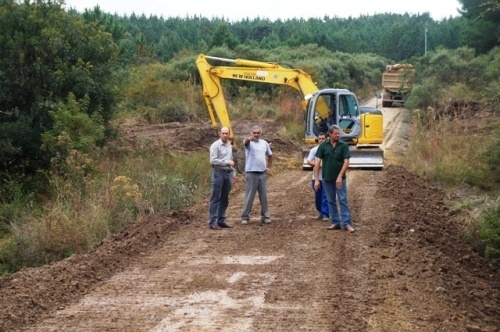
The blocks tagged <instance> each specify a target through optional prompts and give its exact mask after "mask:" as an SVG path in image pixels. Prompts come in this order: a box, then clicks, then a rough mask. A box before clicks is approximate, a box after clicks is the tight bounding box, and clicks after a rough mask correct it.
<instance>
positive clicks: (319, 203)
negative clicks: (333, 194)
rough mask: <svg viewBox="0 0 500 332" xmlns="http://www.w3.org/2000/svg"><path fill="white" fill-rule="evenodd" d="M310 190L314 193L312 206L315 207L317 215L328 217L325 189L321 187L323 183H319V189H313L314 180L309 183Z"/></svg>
mask: <svg viewBox="0 0 500 332" xmlns="http://www.w3.org/2000/svg"><path fill="white" fill-rule="evenodd" d="M311 184H312V188H313V191H314V204H315V205H316V210H318V212H319V214H321V215H322V216H325V217H329V216H330V213H329V211H330V210H329V208H328V199H327V198H326V194H325V188H324V187H323V181H319V189H318V190H315V189H314V180H312V181H311Z"/></svg>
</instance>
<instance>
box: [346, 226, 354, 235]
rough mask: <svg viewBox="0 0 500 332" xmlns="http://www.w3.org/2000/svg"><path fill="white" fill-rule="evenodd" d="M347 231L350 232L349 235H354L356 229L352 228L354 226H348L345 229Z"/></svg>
mask: <svg viewBox="0 0 500 332" xmlns="http://www.w3.org/2000/svg"><path fill="white" fill-rule="evenodd" d="M345 230H346V231H348V232H349V233H354V228H352V226H350V225H349V226H347V227H346V228H345Z"/></svg>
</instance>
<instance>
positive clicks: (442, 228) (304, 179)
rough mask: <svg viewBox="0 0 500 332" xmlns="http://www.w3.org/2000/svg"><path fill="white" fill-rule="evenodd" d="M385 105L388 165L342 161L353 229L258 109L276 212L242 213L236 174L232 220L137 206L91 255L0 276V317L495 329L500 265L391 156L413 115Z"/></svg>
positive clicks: (145, 326)
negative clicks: (138, 214) (321, 204)
mask: <svg viewBox="0 0 500 332" xmlns="http://www.w3.org/2000/svg"><path fill="white" fill-rule="evenodd" d="M383 112H384V118H385V122H386V123H385V133H386V141H385V150H386V160H387V167H386V168H385V169H384V170H383V171H371V170H349V172H348V190H349V199H350V205H351V208H352V213H353V225H354V227H355V229H356V232H355V233H353V234H348V233H347V232H344V231H329V230H326V227H327V226H328V223H325V222H322V221H318V220H315V219H314V217H315V216H316V212H315V211H314V207H313V192H312V189H311V185H310V176H311V173H310V172H307V171H302V170H300V169H299V167H289V166H287V165H288V164H289V163H288V162H287V160H289V158H292V157H293V156H290V155H289V154H287V153H286V151H289V149H287V148H286V144H285V143H282V142H281V141H280V139H279V138H278V137H273V136H272V132H274V130H275V129H276V128H274V129H271V126H272V124H271V123H263V127H264V132H265V133H266V131H267V136H265V138H268V139H269V140H270V141H272V142H273V144H272V147H273V149H274V150H275V156H276V157H275V166H276V167H275V170H274V171H273V174H272V175H271V176H270V177H269V183H268V187H269V204H270V209H271V218H272V223H271V224H266V225H260V223H259V222H258V214H259V208H260V206H259V202H258V199H256V202H255V204H254V208H253V219H252V220H251V222H250V224H249V225H241V223H240V222H239V216H240V214H241V209H242V202H243V192H242V187H243V181H242V180H241V179H240V182H239V184H238V185H237V186H236V188H235V190H234V191H233V192H232V195H231V200H230V208H229V210H228V217H229V223H230V224H232V225H234V227H233V228H231V229H224V230H221V231H213V230H209V229H208V227H207V201H208V197H207V199H206V200H204V201H202V202H200V203H199V204H197V205H195V206H192V207H190V208H188V209H185V210H183V211H179V212H175V213H155V214H152V215H148V216H145V217H144V218H142V219H141V220H138V221H137V222H136V223H134V224H133V225H131V226H130V227H129V228H128V229H127V230H126V231H124V232H122V233H120V234H118V235H116V236H114V237H113V238H110V239H107V240H106V241H104V242H103V243H102V244H101V245H100V246H99V247H98V248H96V250H94V251H93V252H91V253H89V254H87V255H74V256H72V257H70V258H69V259H66V260H64V261H61V262H58V263H54V264H51V265H48V266H44V267H41V268H35V269H24V270H22V271H19V272H18V273H15V274H12V275H10V276H6V277H4V278H3V279H1V280H0V330H1V331H44V332H45V331H100V332H102V331H380V332H385V331H394V332H400V331H498V327H499V326H500V280H499V273H498V270H497V269H495V267H493V266H491V265H489V264H487V263H485V262H484V261H483V260H482V259H481V258H480V257H479V256H478V255H477V254H476V253H474V251H473V250H472V249H471V247H470V246H469V245H468V244H467V242H466V241H465V239H464V237H463V235H462V234H463V233H462V227H461V226H460V219H459V218H458V216H455V215H454V214H453V213H451V211H450V210H449V209H448V207H447V206H446V205H445V203H444V198H445V197H444V196H445V195H444V193H443V192H442V191H440V190H439V188H436V187H433V186H432V184H430V183H428V182H426V181H424V180H422V179H420V178H418V177H416V176H414V175H412V174H410V173H408V172H407V171H406V170H405V169H404V168H402V167H401V166H399V165H398V158H399V156H400V155H401V153H402V152H403V151H404V148H405V135H406V131H407V126H408V124H407V122H405V121H403V120H404V115H403V113H402V112H403V111H402V110H399V109H397V108H394V109H383ZM169 128H170V129H172V127H171V126H170V127H169ZM169 128H166V127H161V128H159V129H158V128H157V129H158V130H159V131H160V132H163V133H165V131H167V130H169ZM174 129H175V130H180V131H181V132H182V131H183V130H184V129H183V128H182V127H180V128H174ZM249 129H250V127H249V125H247V126H242V130H243V132H244V133H245V134H246V132H249ZM155 135H156V134H155ZM191 135H192V134H191ZM200 137H201V136H200ZM212 140H213V139H210V141H212ZM209 143H210V142H204V143H203V144H205V146H203V149H205V150H207V149H208V145H209ZM207 151H208V150H207ZM297 155H298V154H297ZM207 160H208V152H207ZM298 165H299V166H300V163H299V164H298ZM207 167H208V164H207Z"/></svg>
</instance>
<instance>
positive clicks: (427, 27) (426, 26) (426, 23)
mask: <svg viewBox="0 0 500 332" xmlns="http://www.w3.org/2000/svg"><path fill="white" fill-rule="evenodd" d="M428 30H429V21H427V22H425V38H424V40H425V46H424V47H425V49H424V55H426V54H427V31H428Z"/></svg>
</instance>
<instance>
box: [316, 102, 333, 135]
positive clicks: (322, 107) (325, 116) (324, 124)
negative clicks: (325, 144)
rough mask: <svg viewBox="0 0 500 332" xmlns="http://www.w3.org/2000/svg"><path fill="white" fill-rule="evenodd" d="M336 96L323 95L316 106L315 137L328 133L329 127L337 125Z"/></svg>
mask: <svg viewBox="0 0 500 332" xmlns="http://www.w3.org/2000/svg"><path fill="white" fill-rule="evenodd" d="M336 104H337V102H336V95H335V94H321V95H320V96H319V97H318V99H317V101H316V104H315V105H314V121H315V123H314V127H313V132H314V135H316V136H317V135H318V134H319V133H320V132H324V133H326V132H328V127H329V126H331V125H332V124H336V118H337V117H336V115H337V112H336Z"/></svg>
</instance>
